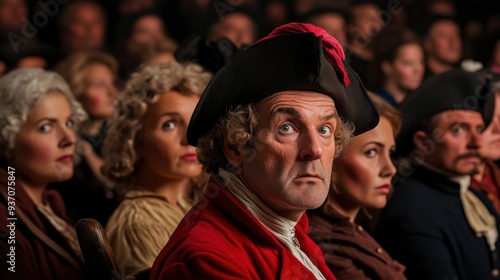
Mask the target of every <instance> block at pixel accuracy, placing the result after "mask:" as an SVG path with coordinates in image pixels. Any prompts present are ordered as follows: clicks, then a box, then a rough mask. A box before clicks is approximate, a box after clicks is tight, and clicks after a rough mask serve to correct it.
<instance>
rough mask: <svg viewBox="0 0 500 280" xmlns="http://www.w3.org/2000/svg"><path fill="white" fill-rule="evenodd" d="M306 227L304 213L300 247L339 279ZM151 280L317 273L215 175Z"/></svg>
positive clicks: (291, 276) (310, 276)
mask: <svg viewBox="0 0 500 280" xmlns="http://www.w3.org/2000/svg"><path fill="white" fill-rule="evenodd" d="M307 227H308V221H307V216H306V215H305V214H304V215H303V216H302V218H301V219H300V221H299V222H298V223H297V225H296V227H295V236H296V238H297V239H298V240H299V243H300V248H301V249H302V250H303V251H304V252H305V253H306V254H307V255H308V256H309V258H310V259H311V261H312V262H313V263H314V264H315V265H316V266H317V267H318V269H319V270H320V271H321V272H322V273H323V275H324V276H325V278H326V279H336V278H335V277H334V276H333V274H332V273H331V272H330V270H329V269H328V267H327V266H326V264H325V260H324V257H323V254H322V253H321V250H320V248H319V247H318V246H317V245H316V244H315V243H314V242H313V241H312V240H311V239H310V238H309V237H308V236H307ZM150 279H286V280H290V279H301V280H304V279H316V278H315V277H314V275H313V274H312V273H311V272H310V271H309V269H307V268H306V267H305V266H303V265H302V263H301V262H300V261H299V260H298V259H297V258H296V257H295V256H294V255H293V254H292V253H291V252H290V251H289V250H288V249H287V248H286V247H285V246H284V245H283V244H282V243H281V242H280V241H278V239H277V238H276V237H275V236H274V235H273V234H272V233H270V232H269V231H268V230H267V229H266V228H264V227H263V226H262V225H261V223H260V222H259V221H258V220H257V219H256V218H255V217H254V216H253V215H252V214H251V213H250V212H248V210H246V209H245V208H244V207H243V206H242V205H241V204H240V203H239V202H238V200H236V198H234V197H233V196H232V195H231V194H230V193H229V192H228V191H227V190H226V189H225V188H224V187H223V186H222V185H221V184H220V183H219V182H217V181H216V180H215V179H214V178H213V177H212V178H211V179H210V182H209V183H208V186H207V189H206V191H205V194H204V196H203V197H202V199H201V201H200V202H199V203H198V204H196V205H195V206H194V207H193V209H191V211H189V212H188V213H187V214H186V216H185V217H184V219H183V220H182V221H181V223H180V224H179V226H178V227H177V229H176V230H175V231H174V233H173V235H172V237H171V238H170V240H169V241H168V243H167V245H166V246H165V248H163V250H162V251H161V253H160V255H159V256H158V257H157V258H156V260H155V262H154V264H153V268H152V271H151V278H150Z"/></svg>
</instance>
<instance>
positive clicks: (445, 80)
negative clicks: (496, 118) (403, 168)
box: [396, 69, 495, 156]
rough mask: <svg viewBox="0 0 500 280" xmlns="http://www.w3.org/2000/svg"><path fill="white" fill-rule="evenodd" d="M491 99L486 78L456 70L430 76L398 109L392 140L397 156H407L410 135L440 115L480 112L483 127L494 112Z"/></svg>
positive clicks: (410, 139) (409, 146) (493, 102)
mask: <svg viewBox="0 0 500 280" xmlns="http://www.w3.org/2000/svg"><path fill="white" fill-rule="evenodd" d="M494 98H495V95H494V94H493V91H492V89H491V77H490V76H486V75H476V74H472V73H469V72H466V71H464V70H461V69H456V70H451V71H448V72H445V73H443V74H439V75H435V76H432V77H430V78H429V79H427V80H426V81H425V82H424V83H423V84H422V86H421V87H420V88H419V89H418V90H416V91H415V92H414V93H412V94H411V95H410V96H409V97H408V98H407V99H406V100H405V101H403V102H402V103H401V104H400V105H399V106H398V109H399V111H401V113H402V117H403V123H402V127H401V131H400V133H399V135H398V137H397V138H396V143H397V153H398V154H399V155H403V156H404V155H407V154H409V153H410V152H411V149H412V147H413V134H414V133H415V132H416V131H417V130H419V129H422V128H423V125H425V124H424V123H425V122H428V121H429V120H430V119H431V118H432V117H433V116H434V115H436V114H438V113H440V112H444V111H449V110H471V111H476V112H479V113H481V116H482V118H483V120H484V123H485V126H488V124H489V123H490V122H491V120H492V118H493V111H494V109H495V99H494Z"/></svg>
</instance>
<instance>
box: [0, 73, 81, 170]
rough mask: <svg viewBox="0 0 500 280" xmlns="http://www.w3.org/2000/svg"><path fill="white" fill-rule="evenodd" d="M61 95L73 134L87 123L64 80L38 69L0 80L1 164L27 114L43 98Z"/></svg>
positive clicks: (9, 75)
mask: <svg viewBox="0 0 500 280" xmlns="http://www.w3.org/2000/svg"><path fill="white" fill-rule="evenodd" d="M56 92H57V93H61V94H63V95H64V96H65V97H66V99H67V100H68V103H69V105H70V108H71V112H72V113H73V120H74V122H75V130H77V129H78V125H79V124H80V123H82V122H83V121H84V120H86V119H87V114H86V113H85V111H84V110H83V108H82V106H81V105H80V103H78V101H76V99H75V97H74V95H73V93H72V92H71V90H70V89H69V86H68V84H67V83H66V82H65V81H64V79H63V78H62V77H61V76H60V75H58V74H57V73H55V72H52V71H46V70H43V69H40V68H22V69H17V70H14V71H12V72H9V73H7V74H6V75H5V76H2V77H1V78H0V100H2V101H1V102H0V159H1V160H2V161H5V160H6V159H7V157H8V152H9V151H10V150H11V149H12V148H14V146H15V141H16V138H17V134H18V133H19V129H20V128H21V126H22V124H23V123H24V122H25V121H26V119H27V117H28V114H29V112H30V111H31V109H32V108H33V107H35V106H36V104H37V103H38V102H39V101H40V100H41V99H42V98H43V97H45V96H46V95H47V94H53V93H56Z"/></svg>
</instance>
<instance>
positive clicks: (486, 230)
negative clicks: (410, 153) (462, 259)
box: [423, 164, 498, 251]
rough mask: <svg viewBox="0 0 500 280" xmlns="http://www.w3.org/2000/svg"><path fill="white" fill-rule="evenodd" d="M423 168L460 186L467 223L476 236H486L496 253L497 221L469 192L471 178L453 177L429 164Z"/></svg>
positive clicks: (467, 176)
mask: <svg viewBox="0 0 500 280" xmlns="http://www.w3.org/2000/svg"><path fill="white" fill-rule="evenodd" d="M423 166H424V167H426V168H428V169H430V170H432V171H434V172H436V173H439V174H442V175H444V176H446V177H447V178H449V179H450V180H451V181H453V182H455V183H457V184H459V185H460V200H461V201H462V207H463V209H464V213H465V217H466V218H467V222H468V223H469V225H470V227H471V228H472V230H474V232H475V233H476V236H477V237H481V236H484V238H485V239H486V242H487V243H488V246H489V247H490V250H491V251H494V250H495V247H496V242H497V239H498V230H497V226H496V219H495V217H494V216H493V215H491V213H490V212H489V211H488V208H486V206H485V205H484V204H483V202H482V201H481V200H480V199H479V198H478V197H477V196H476V195H475V194H474V193H472V192H471V191H470V190H469V186H470V181H471V179H470V176H469V175H453V174H450V173H448V172H445V171H443V170H440V169H437V168H435V167H433V166H430V165H428V164H424V165H423Z"/></svg>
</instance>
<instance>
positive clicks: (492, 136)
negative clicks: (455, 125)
mask: <svg viewBox="0 0 500 280" xmlns="http://www.w3.org/2000/svg"><path fill="white" fill-rule="evenodd" d="M495 95H496V96H495V114H494V115H493V119H492V121H491V123H490V124H489V125H488V127H487V128H486V130H485V131H484V132H483V146H481V149H480V150H479V152H480V153H481V156H482V157H484V158H486V159H488V160H498V159H500V93H498V92H497V93H496V94H495Z"/></svg>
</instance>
